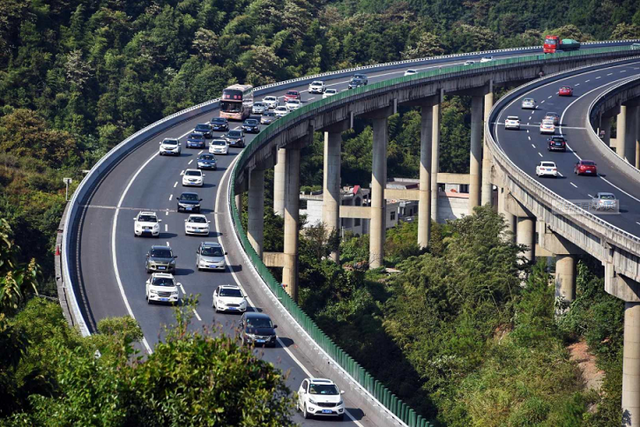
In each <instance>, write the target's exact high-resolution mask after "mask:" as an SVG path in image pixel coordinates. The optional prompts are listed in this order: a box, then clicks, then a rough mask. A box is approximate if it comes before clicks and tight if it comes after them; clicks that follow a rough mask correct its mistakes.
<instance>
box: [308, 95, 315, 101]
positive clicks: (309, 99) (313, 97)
mask: <svg viewBox="0 0 640 427" xmlns="http://www.w3.org/2000/svg"><path fill="white" fill-rule="evenodd" d="M312 99H316V97H315V96H312V97H311V98H308V99H307V101H311V100H312Z"/></svg>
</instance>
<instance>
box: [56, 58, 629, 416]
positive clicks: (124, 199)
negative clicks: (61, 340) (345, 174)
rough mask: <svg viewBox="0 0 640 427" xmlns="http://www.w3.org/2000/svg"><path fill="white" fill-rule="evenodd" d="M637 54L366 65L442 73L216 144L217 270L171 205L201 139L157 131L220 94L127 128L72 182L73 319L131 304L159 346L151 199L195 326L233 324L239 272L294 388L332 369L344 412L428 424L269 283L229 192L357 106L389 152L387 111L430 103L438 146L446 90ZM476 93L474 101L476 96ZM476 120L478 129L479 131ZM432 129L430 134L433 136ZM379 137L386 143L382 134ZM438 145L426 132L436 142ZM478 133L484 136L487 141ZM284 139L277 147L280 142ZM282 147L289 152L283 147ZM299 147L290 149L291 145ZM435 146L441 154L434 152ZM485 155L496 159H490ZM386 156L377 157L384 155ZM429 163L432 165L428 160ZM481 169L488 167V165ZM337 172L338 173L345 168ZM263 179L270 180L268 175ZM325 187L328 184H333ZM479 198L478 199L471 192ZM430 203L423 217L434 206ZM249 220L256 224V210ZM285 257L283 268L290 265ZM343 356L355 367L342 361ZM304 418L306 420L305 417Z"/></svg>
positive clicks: (211, 194) (171, 128) (67, 250)
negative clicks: (140, 129) (221, 291)
mask: <svg viewBox="0 0 640 427" xmlns="http://www.w3.org/2000/svg"><path fill="white" fill-rule="evenodd" d="M526 53H530V51H529V50H522V51H518V50H515V51H512V52H502V53H500V52H496V53H493V55H494V56H498V55H502V56H505V57H507V56H523V55H525V54H526ZM632 55H634V53H633V52H631V51H625V52H621V51H620V52H619V51H611V52H602V53H601V54H598V55H591V56H589V55H575V56H562V55H558V56H557V57H556V58H538V59H528V60H523V61H522V62H521V63H515V62H513V63H511V64H498V63H496V64H495V65H493V64H489V65H488V66H482V67H470V68H468V69H465V68H463V67H459V69H442V70H440V69H439V67H440V66H445V65H452V64H460V63H461V62H462V61H463V60H466V59H467V58H468V57H466V56H463V57H454V58H446V59H436V60H433V61H431V62H430V61H424V62H422V63H420V66H419V67H416V65H415V63H406V64H396V65H394V66H390V67H387V68H385V67H382V68H383V69H382V70H380V71H377V72H376V71H374V72H369V73H368V74H369V77H370V82H371V84H372V86H374V85H373V84H374V83H376V82H382V81H385V80H388V79H390V78H394V77H401V76H402V74H403V72H404V70H405V69H406V68H418V69H419V70H420V71H428V70H429V69H435V70H438V71H437V76H436V75H435V74H434V75H429V76H426V75H417V76H413V77H411V78H405V79H401V81H397V82H395V81H394V82H390V83H389V84H385V85H382V86H380V85H379V86H378V87H371V89H369V90H368V89H367V88H365V89H363V90H360V89H358V90H355V91H353V93H350V94H348V95H342V94H341V95H338V96H336V97H335V100H332V101H331V102H329V101H321V102H319V103H318V104H314V108H311V107H312V106H311V105H310V106H309V108H303V109H302V110H300V111H298V112H295V113H291V114H290V116H291V117H287V118H286V119H287V120H284V119H283V120H280V121H278V122H276V124H274V125H271V126H270V127H269V128H268V129H267V131H263V132H262V133H261V134H260V135H259V136H258V137H257V139H256V141H255V143H253V144H250V145H249V147H248V148H247V149H246V150H245V151H244V153H243V154H242V156H240V157H238V156H237V154H238V152H237V151H234V150H233V149H232V150H231V151H232V152H231V154H230V155H229V156H228V157H222V156H220V157H219V158H218V160H219V163H218V166H219V169H218V171H217V172H209V173H207V177H206V178H205V187H204V188H202V189H198V190H196V191H197V192H198V193H199V194H201V196H202V198H203V199H204V201H203V213H205V214H206V215H208V216H209V217H210V218H211V219H212V225H214V227H212V229H213V230H215V231H214V232H213V233H212V235H211V236H210V238H209V239H206V240H216V239H217V240H219V241H221V242H222V244H223V245H224V246H225V248H226V249H227V251H228V252H229V255H228V259H227V260H228V264H229V269H228V270H227V271H226V272H224V273H219V274H216V273H204V272H198V271H195V269H194V264H195V249H196V247H197V244H198V243H199V242H200V241H201V240H205V239H198V238H195V237H187V236H184V235H183V220H184V218H185V215H183V214H177V213H176V212H175V211H174V210H175V198H176V197H177V196H178V195H179V193H180V192H181V191H182V189H181V188H180V183H179V181H180V173H181V171H183V170H184V169H186V168H188V167H190V166H191V165H192V164H193V160H194V158H195V157H196V154H197V152H198V150H193V151H192V150H188V149H184V148H183V154H182V156H180V157H178V158H167V157H159V156H157V147H158V142H159V141H160V140H161V139H162V138H164V137H181V138H182V140H184V137H185V136H186V134H187V133H188V132H189V131H190V130H191V129H193V127H194V126H195V124H196V123H199V122H203V121H208V119H210V118H211V117H213V116H216V115H217V111H216V109H215V105H212V104H210V105H204V106H200V107H198V108H199V110H198V109H196V110H194V111H193V112H192V113H190V114H189V115H185V116H180V117H176V118H175V122H174V123H170V124H166V125H164V126H159V125H157V126H156V128H155V129H157V131H154V128H151V129H148V130H145V132H146V133H141V134H140V136H139V137H137V138H138V140H135V141H134V140H133V139H132V140H131V141H128V142H125V143H126V144H130V145H131V148H130V149H128V150H127V151H126V152H124V153H120V154H119V155H118V156H117V157H116V156H115V154H114V153H111V154H110V155H111V156H113V158H114V159H115V161H113V162H111V163H110V164H106V163H105V164H104V165H99V166H98V167H97V168H96V169H95V171H94V173H93V174H90V176H89V177H88V178H87V180H86V181H85V183H83V185H84V186H85V187H84V188H81V189H80V190H79V192H78V193H77V194H76V197H75V198H74V199H73V201H72V204H73V206H72V207H71V209H69V218H68V219H67V222H66V226H65V237H64V239H65V240H64V245H63V249H64V250H63V270H64V271H63V273H64V274H63V276H64V279H65V282H66V284H65V285H66V286H67V288H68V289H70V291H71V292H72V293H73V294H75V296H76V300H77V301H78V304H77V310H76V313H75V317H76V321H77V322H78V323H79V324H81V325H83V326H84V330H85V331H86V332H90V331H93V330H95V324H96V323H97V321H99V320H100V319H102V318H105V317H108V316H121V315H126V314H130V315H132V316H134V317H135V318H136V319H137V320H138V321H139V322H140V324H141V326H142V328H143V331H144V334H145V340H144V346H145V349H146V351H152V348H153V345H154V343H156V342H157V341H158V340H159V339H161V338H162V335H161V330H162V329H161V326H162V325H163V324H169V323H171V322H172V313H171V310H169V309H168V308H167V307H162V306H149V305H147V304H146V302H145V299H144V281H145V280H146V278H147V275H146V274H145V272H144V269H143V262H144V255H145V253H146V252H147V251H148V248H149V246H150V245H151V244H155V243H156V241H155V240H153V241H149V240H144V239H134V237H133V233H132V228H133V221H132V218H133V216H135V214H136V213H137V212H138V211H139V210H154V211H156V212H158V213H160V218H161V219H163V223H162V234H161V236H160V239H159V242H162V243H167V244H169V245H170V246H171V247H172V249H173V250H174V252H175V253H176V254H177V255H178V256H179V258H178V272H177V275H178V278H179V281H180V282H181V283H182V285H183V288H184V292H185V293H186V294H200V295H201V298H200V303H199V305H198V306H197V308H196V311H195V312H194V323H193V325H192V326H193V327H194V328H198V329H200V328H201V327H202V326H203V325H206V324H211V323H213V322H217V323H219V324H221V325H222V328H223V330H224V331H225V332H227V333H233V332H234V328H235V327H236V326H237V317H234V316H229V315H219V314H214V313H213V310H212V309H211V294H212V291H213V290H214V289H215V288H216V287H217V286H218V285H220V284H227V283H234V282H236V283H238V284H240V285H241V286H243V287H244V288H245V291H246V292H247V294H248V295H249V297H250V299H251V303H252V306H253V307H254V309H255V310H261V311H265V312H267V313H268V314H270V315H271V316H272V318H273V319H274V320H275V323H278V325H279V329H278V331H279V335H280V337H281V339H280V340H279V343H278V346H277V348H276V349H274V350H273V351H271V350H266V351H264V352H263V353H262V354H261V357H263V358H264V359H265V360H268V361H271V362H273V363H274V364H275V365H276V366H279V367H280V368H282V369H283V370H284V371H289V372H290V376H289V378H288V383H289V385H290V387H291V388H292V389H294V390H296V389H297V387H298V385H299V383H300V381H301V380H302V378H303V377H305V376H309V375H312V376H328V377H331V378H334V379H335V380H337V381H338V382H339V385H340V386H341V388H343V389H346V390H347V395H345V402H346V403H347V407H348V410H349V416H348V417H347V419H346V421H345V422H350V423H352V424H357V425H380V426H382V425H393V424H397V425H421V426H422V425H426V421H424V420H422V419H420V418H419V417H417V416H416V414H415V412H412V410H410V408H408V407H406V405H404V404H403V403H402V402H399V401H398V399H397V398H395V396H391V394H390V393H389V392H388V391H386V390H385V389H383V388H382V387H381V385H380V386H379V385H378V383H377V382H376V381H375V380H373V379H372V378H370V376H368V374H366V372H364V371H363V370H362V369H361V368H360V367H359V365H357V363H354V362H353V360H352V359H350V358H349V357H348V355H344V354H342V353H341V352H340V351H338V350H333V347H335V346H333V347H331V345H332V343H330V342H327V341H326V336H325V337H323V336H322V335H321V334H320V335H318V333H316V332H314V329H313V327H314V325H312V324H307V323H308V321H307V320H306V319H305V318H304V316H303V315H301V314H300V313H297V312H296V311H295V307H294V304H293V303H292V300H290V299H288V296H286V295H285V294H284V293H283V291H282V288H278V289H273V287H272V285H273V284H272V283H269V282H270V279H269V278H268V277H266V275H265V269H264V266H263V265H260V263H259V262H258V261H257V260H256V253H255V250H253V251H252V249H254V248H253V247H251V246H250V244H249V241H251V243H252V244H254V245H255V244H256V243H257V242H259V241H260V236H258V235H256V234H255V233H254V234H253V235H252V233H251V231H252V230H249V231H250V233H249V234H250V235H249V238H247V237H246V236H245V235H244V232H243V231H242V230H238V221H237V219H238V216H237V215H238V213H237V210H236V206H235V204H234V203H231V201H232V200H234V196H235V194H236V192H237V193H238V194H240V193H241V192H243V191H249V200H250V201H251V200H255V198H253V197H252V192H253V191H256V190H258V189H259V188H260V187H259V184H260V181H259V179H256V178H258V177H259V176H260V174H259V173H257V172H258V171H264V169H265V168H268V167H273V166H274V165H277V164H278V158H280V159H289V160H291V159H295V153H296V151H297V153H298V155H299V148H300V147H301V146H302V145H303V144H305V143H306V142H307V141H308V137H309V135H310V132H313V131H318V130H326V131H327V132H328V135H329V136H328V140H331V138H334V139H333V141H335V137H334V136H332V135H335V134H336V133H338V134H339V132H340V130H341V129H342V130H343V129H345V126H346V127H348V126H350V125H351V123H352V120H353V117H355V116H356V115H367V116H368V117H371V118H372V119H373V120H374V145H377V146H378V148H380V150H379V152H380V153H381V154H384V150H382V145H380V144H383V143H385V139H384V136H380V135H383V134H380V131H382V130H383V125H382V123H386V116H387V115H388V114H391V113H393V112H394V111H395V109H396V108H397V106H398V105H399V104H402V103H405V104H411V103H414V105H422V106H423V112H424V111H427V110H428V111H431V113H432V114H431V117H430V122H429V123H427V122H423V129H424V132H423V136H424V138H423V139H430V138H431V136H434V135H435V140H436V143H435V144H433V146H434V147H437V135H436V133H433V132H431V130H432V128H436V127H437V126H436V125H434V122H436V121H437V118H438V113H437V109H438V106H439V102H440V99H441V97H442V95H443V94H444V93H459V94H471V95H472V96H475V97H476V98H480V99H482V98H483V97H484V99H485V102H486V95H487V94H488V93H491V92H492V90H493V87H494V85H495V86H497V85H500V84H512V83H513V82H515V81H525V80H530V79H533V78H536V77H537V76H538V75H539V72H540V71H541V70H542V71H543V72H544V73H545V74H549V73H553V72H556V71H562V70H566V69H570V68H574V67H576V66H588V65H591V64H594V63H598V62H603V61H612V60H617V59H620V58H628V57H629V56H632ZM475 56H481V55H475ZM616 66H618V65H614V64H610V65H607V67H616ZM625 66H626V65H625ZM627 72H628V71H627ZM324 79H325V80H329V81H328V83H329V84H330V85H331V87H335V88H337V89H343V88H345V87H346V84H347V81H348V78H347V77H346V76H344V75H338V76H336V78H331V76H328V77H326V78H324ZM309 80H311V79H307V80H301V81H300V82H299V83H297V85H296V82H291V83H287V84H285V85H281V86H277V85H274V86H273V87H269V88H265V89H263V90H262V91H261V93H259V95H260V96H263V95H266V94H267V93H268V94H277V95H282V93H283V91H284V90H285V89H290V88H296V89H298V90H303V91H304V89H305V88H306V83H308V81H309ZM303 100H305V101H314V99H312V98H311V97H310V96H308V95H305V97H304V98H303ZM474 102H475V105H476V106H477V105H478V101H474ZM485 105H486V104H485ZM424 107H426V108H424ZM487 111H488V108H487ZM480 117H481V118H480V119H478V116H477V112H476V115H475V117H474V119H475V122H474V123H475V130H474V131H473V132H472V134H473V136H472V138H475V140H474V141H475V144H476V145H473V143H472V150H473V149H476V152H475V157H474V154H473V153H472V161H473V159H474V158H475V159H476V166H475V171H476V176H477V178H478V179H479V177H480V173H479V169H478V168H479V167H480V164H481V163H482V161H483V158H482V155H481V154H480V156H478V152H477V147H478V146H477V143H478V141H481V139H480V138H481V133H482V127H481V126H482V123H483V120H482V116H480ZM376 120H377V122H375V121H376ZM497 121H499V120H497ZM376 123H377V124H376ZM427 124H429V126H427ZM478 124H479V126H480V127H479V129H480V131H479V132H480V133H478ZM376 129H378V130H377V131H376ZM384 131H386V129H385V130H384ZM427 135H429V136H430V137H429V138H427ZM498 138H499V137H498ZM247 140H248V142H249V141H251V140H252V138H251V137H249V138H248V139H247ZM132 141H133V142H132ZM375 141H378V142H379V143H380V144H375ZM125 143H123V144H125ZM126 144H125V145H126ZM431 145H432V144H431V140H430V144H429V146H431ZM480 145H482V143H481V142H480ZM474 147H475V148H474ZM279 148H280V149H281V150H278V149H279ZM282 148H285V150H282ZM338 148H339V145H338ZM334 149H335V147H334ZM287 152H288V153H289V154H287ZM492 152H493V151H492ZM283 154H285V156H283ZM287 155H288V156H289V157H286V156H287ZM292 155H293V156H294V157H291V156H292ZM431 157H432V156H431V155H430V156H429V161H428V162H426V160H425V162H423V163H424V165H427V163H428V164H429V165H430V164H431ZM435 158H436V159H437V155H436V156H435ZM283 163H288V169H286V171H287V173H285V174H284V175H283V176H288V177H289V178H291V177H294V176H295V173H294V172H295V162H294V161H288V162H287V161H286V160H285V161H282V162H280V167H282V166H283ZM485 163H486V162H485ZM482 166H484V167H489V168H490V167H491V165H489V164H484V165H482ZM234 167H235V169H233V172H232V168H234ZM276 167H278V166H276ZM101 168H102V170H100V169H101ZM292 168H293V169H292ZM379 168H382V166H380V165H379ZM384 169H385V170H384V171H382V170H380V171H379V174H376V175H375V176H374V181H376V180H377V182H379V183H381V187H382V191H381V194H379V195H378V196H376V197H378V199H377V200H378V201H380V200H384V190H383V189H384V185H383V184H382V183H384V182H385V180H386V167H385V168H384ZM428 169H431V167H430V166H429V167H428ZM338 170H339V166H338ZM487 170H491V169H487ZM493 170H494V172H492V173H491V176H493V175H495V177H496V178H495V180H497V179H498V177H499V176H500V174H499V171H498V167H497V166H495V164H494V166H493ZM374 171H375V165H374ZM473 171H474V167H472V174H473ZM382 172H384V174H383V173H382ZM427 172H429V171H427ZM432 172H433V171H431V172H429V173H427V175H429V174H430V173H432ZM435 173H437V170H436V171H435ZM252 176H253V177H254V179H253V180H252V179H251V178H252ZM486 176H487V177H489V176H490V175H489V174H486ZM338 177H339V175H338ZM383 178H384V179H383ZM250 182H253V185H250V184H249V183H250ZM337 182H338V184H339V179H338V181H337ZM487 182H488V181H487ZM421 183H422V181H421ZM255 184H257V186H256V185H255ZM428 184H429V185H427V187H429V188H430V183H428ZM298 185H299V181H298ZM281 188H284V189H285V191H284V192H283V196H284V195H288V196H289V197H287V198H286V200H284V201H282V202H283V203H282V205H283V206H284V207H285V212H284V215H285V223H286V224H288V225H286V227H287V229H286V230H285V234H287V230H291V227H292V226H295V227H296V229H297V213H296V215H295V218H293V215H292V212H293V208H294V205H295V208H296V209H295V210H296V211H297V202H296V200H297V194H298V192H297V191H296V189H295V182H290V181H289V182H286V183H285V185H284V186H283V187H281ZM475 188H476V189H477V191H478V199H479V195H480V191H479V190H480V189H479V180H477V181H476V184H475ZM483 188H486V186H483ZM501 188H505V186H502V187H501ZM423 190H424V188H423ZM261 191H264V183H262V190H261ZM326 193H327V194H328V193H329V191H327V192H326ZM512 193H515V192H512ZM630 194H632V193H630ZM636 194H637V193H636ZM253 195H254V196H255V194H253ZM294 196H295V197H294ZM428 197H430V195H428ZM514 197H516V196H515V195H514ZM420 200H421V201H422V200H423V199H420ZM479 202H480V200H478V203H476V204H479ZM625 203H627V202H625ZM383 205H384V203H383V202H382V203H380V204H379V206H380V209H379V210H380V211H381V213H382V214H383V213H384V207H383ZM426 212H427V214H426V217H427V218H428V216H429V215H428V212H430V210H426ZM256 213H259V212H255V211H250V212H249V217H250V223H251V221H252V219H253V220H255V218H256V216H255V215H256ZM338 216H339V213H338ZM234 218H235V221H234V220H233V219H234ZM253 223H254V224H255V221H254V222H253ZM253 231H255V230H253ZM289 236H292V233H289ZM291 244H292V242H291V239H290V240H289V243H287V242H285V252H287V250H289V252H288V253H285V256H284V257H283V259H285V260H288V262H289V263H290V265H289V276H286V275H285V277H288V279H289V280H294V279H296V278H295V277H294V276H295V273H296V271H295V263H296V262H297V259H296V256H297V255H296V253H297V248H296V247H295V245H297V241H295V242H293V244H294V248H292V246H291ZM245 251H246V252H245ZM377 256H378V258H379V259H381V256H382V254H381V253H378V254H377ZM283 267H285V268H286V266H284V265H283ZM285 283H286V284H288V285H290V286H289V287H288V290H289V291H290V292H291V290H292V289H295V282H291V281H289V282H285ZM72 305H73V304H72ZM347 366H348V368H345V367H347ZM387 396H388V397H387ZM387 408H390V409H387ZM297 421H299V422H302V420H301V419H297ZM304 423H305V425H315V424H316V423H317V422H314V421H310V420H305V421H304Z"/></svg>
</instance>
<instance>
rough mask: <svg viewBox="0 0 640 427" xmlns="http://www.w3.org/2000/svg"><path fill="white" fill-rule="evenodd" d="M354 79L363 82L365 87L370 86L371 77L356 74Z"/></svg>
mask: <svg viewBox="0 0 640 427" xmlns="http://www.w3.org/2000/svg"><path fill="white" fill-rule="evenodd" d="M352 78H353V79H360V80H362V81H363V83H364V84H365V85H368V84H369V77H367V75H366V74H354V75H353V77H352Z"/></svg>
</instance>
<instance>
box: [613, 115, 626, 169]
mask: <svg viewBox="0 0 640 427" xmlns="http://www.w3.org/2000/svg"><path fill="white" fill-rule="evenodd" d="M617 120H618V121H617V126H616V128H617V134H616V153H617V154H618V156H620V157H622V158H623V159H624V152H625V151H626V150H625V147H626V142H627V136H626V132H627V107H626V106H625V105H621V106H620V113H619V114H618V119H617Z"/></svg>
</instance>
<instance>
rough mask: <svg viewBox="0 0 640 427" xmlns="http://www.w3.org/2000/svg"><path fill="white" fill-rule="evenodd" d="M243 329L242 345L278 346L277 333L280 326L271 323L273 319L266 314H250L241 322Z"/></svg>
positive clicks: (244, 315)
mask: <svg viewBox="0 0 640 427" xmlns="http://www.w3.org/2000/svg"><path fill="white" fill-rule="evenodd" d="M240 326H241V327H242V335H241V339H242V343H243V344H249V345H255V346H261V347H262V346H269V347H275V346H276V331H275V329H276V328H277V327H278V325H274V324H273V323H272V322H271V318H270V317H269V316H267V315H266V314H264V313H256V312H248V313H244V314H243V315H242V319H241V320H240Z"/></svg>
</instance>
